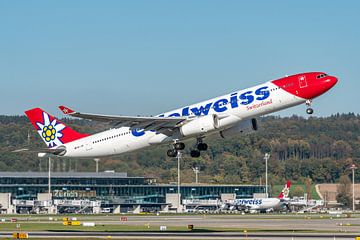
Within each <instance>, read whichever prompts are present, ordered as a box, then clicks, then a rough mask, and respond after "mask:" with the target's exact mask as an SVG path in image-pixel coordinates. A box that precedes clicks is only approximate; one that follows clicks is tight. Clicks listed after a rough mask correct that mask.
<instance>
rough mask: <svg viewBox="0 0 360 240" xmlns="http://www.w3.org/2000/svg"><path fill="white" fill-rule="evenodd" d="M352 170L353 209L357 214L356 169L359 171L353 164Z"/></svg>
mask: <svg viewBox="0 0 360 240" xmlns="http://www.w3.org/2000/svg"><path fill="white" fill-rule="evenodd" d="M350 169H351V170H352V208H353V212H355V169H357V167H356V166H355V164H352V165H351V167H350Z"/></svg>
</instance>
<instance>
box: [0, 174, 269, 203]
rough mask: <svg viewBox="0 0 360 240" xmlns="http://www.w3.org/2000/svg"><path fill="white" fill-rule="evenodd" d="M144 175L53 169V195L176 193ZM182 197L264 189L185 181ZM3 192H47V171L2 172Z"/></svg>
mask: <svg viewBox="0 0 360 240" xmlns="http://www.w3.org/2000/svg"><path fill="white" fill-rule="evenodd" d="M155 182H156V180H155V179H152V178H144V177H127V174H126V173H106V172H102V173H52V176H51V192H52V194H53V198H54V199H90V200H102V201H103V202H104V203H105V204H106V203H109V204H112V203H119V204H134V203H139V204H157V203H165V198H166V194H167V193H177V186H176V185H171V184H155ZM180 191H181V196H182V198H183V199H220V197H221V194H225V193H234V194H236V196H237V198H251V197H253V194H254V193H264V192H265V186H263V185H209V184H206V185H205V184H204V185H200V184H193V185H192V184H184V185H182V186H181V190H180ZM0 192H1V193H12V198H14V199H28V200H30V199H36V198H37V194H38V193H47V192H48V175H47V173H46V172H12V173H11V172H0Z"/></svg>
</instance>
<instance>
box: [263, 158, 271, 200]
mask: <svg viewBox="0 0 360 240" xmlns="http://www.w3.org/2000/svg"><path fill="white" fill-rule="evenodd" d="M269 158H270V154H269V153H265V156H264V160H265V192H266V197H269V194H268V160H269Z"/></svg>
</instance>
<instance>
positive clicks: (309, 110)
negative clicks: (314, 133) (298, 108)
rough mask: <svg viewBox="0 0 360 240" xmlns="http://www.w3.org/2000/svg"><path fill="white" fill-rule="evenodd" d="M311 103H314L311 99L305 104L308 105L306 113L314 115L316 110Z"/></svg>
mask: <svg viewBox="0 0 360 240" xmlns="http://www.w3.org/2000/svg"><path fill="white" fill-rule="evenodd" d="M311 103H312V100H311V99H308V100H306V102H305V105H306V107H307V108H306V113H307V114H313V113H314V109H312V108H311Z"/></svg>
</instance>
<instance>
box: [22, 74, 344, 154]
mask: <svg viewBox="0 0 360 240" xmlns="http://www.w3.org/2000/svg"><path fill="white" fill-rule="evenodd" d="M337 81H338V79H337V78H336V77H335V76H330V75H327V74H326V73H324V72H307V73H300V74H295V75H292V76H286V77H283V78H280V79H276V80H272V81H268V82H265V83H263V84H260V85H257V86H254V87H250V88H247V89H244V90H240V91H234V92H232V93H230V94H226V95H223V96H220V97H216V98H212V99H209V100H206V101H203V102H200V103H196V104H192V105H188V106H185V107H182V108H178V109H176V110H173V111H169V112H166V113H162V114H159V115H157V116H151V117H136V116H121V115H120V116H119V115H102V114H92V113H82V112H77V111H74V110H72V109H71V108H68V107H65V106H59V108H60V110H61V111H62V112H63V113H64V114H65V115H67V116H72V117H78V118H83V119H88V120H94V121H100V122H106V123H110V124H111V125H112V129H110V130H107V131H103V132H99V133H96V134H93V135H89V134H84V133H79V132H77V131H75V130H74V129H72V128H70V127H69V126H66V125H65V124H64V123H63V122H61V121H60V120H58V119H56V118H54V117H53V116H51V115H50V114H48V113H47V112H45V111H44V110H42V109H40V108H34V109H30V110H28V111H25V114H26V116H27V117H28V119H29V120H30V122H31V123H32V125H33V126H34V128H35V129H36V130H37V132H38V133H39V135H40V137H41V138H42V139H43V141H44V142H45V143H46V145H47V147H48V148H47V149H44V150H42V151H41V152H40V153H39V154H38V155H39V157H44V156H48V155H50V156H53V155H56V156H60V157H77V158H96V157H104V156H111V155H118V154H122V153H127V152H131V151H135V150H138V149H143V148H147V147H151V146H155V145H160V144H169V145H170V146H171V148H170V149H169V150H168V151H167V156H169V157H176V156H177V154H178V152H179V151H180V150H183V149H184V148H185V144H184V141H185V140H187V139H191V138H194V139H196V144H195V146H194V147H193V148H192V150H191V151H190V155H191V157H194V158H196V157H199V156H200V152H201V151H206V150H207V148H208V145H207V144H206V143H205V141H204V139H205V138H206V137H207V136H209V135H213V134H216V135H218V136H220V137H221V138H230V137H233V136H236V135H244V134H249V133H252V132H255V131H257V130H258V124H257V121H256V117H259V116H262V115H266V114H269V113H273V112H276V111H279V110H282V109H285V108H290V107H293V106H296V105H299V104H304V103H305V105H306V107H307V108H306V112H307V113H308V114H312V113H313V109H312V108H311V104H312V100H313V99H314V98H316V97H318V96H320V95H322V94H323V93H325V92H327V91H328V90H329V89H331V88H332V87H333V86H334V85H335V84H336V83H337ZM22 150H27V149H20V150H19V152H20V151H22Z"/></svg>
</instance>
